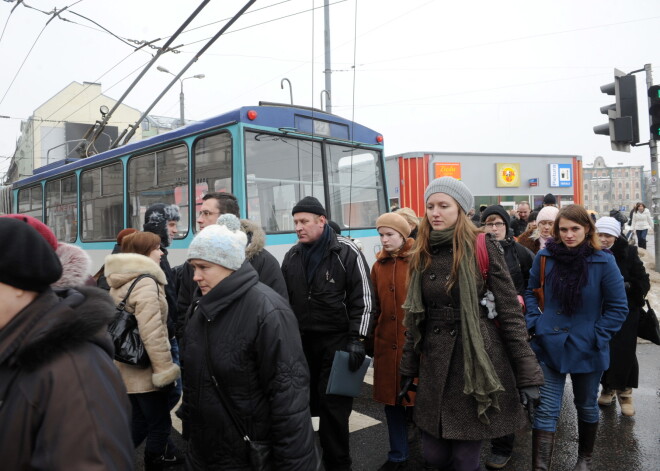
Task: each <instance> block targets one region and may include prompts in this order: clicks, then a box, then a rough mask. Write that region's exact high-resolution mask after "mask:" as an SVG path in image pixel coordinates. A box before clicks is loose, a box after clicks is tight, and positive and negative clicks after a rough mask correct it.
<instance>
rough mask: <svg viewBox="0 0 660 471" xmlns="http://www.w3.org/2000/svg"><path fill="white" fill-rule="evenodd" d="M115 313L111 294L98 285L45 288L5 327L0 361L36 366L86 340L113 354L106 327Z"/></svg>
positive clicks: (29, 366)
mask: <svg viewBox="0 0 660 471" xmlns="http://www.w3.org/2000/svg"><path fill="white" fill-rule="evenodd" d="M114 315H115V306H114V303H113V301H112V298H110V296H108V294H107V293H106V292H105V291H103V290H101V289H99V288H93V287H88V286H78V287H76V288H75V289H72V288H70V289H67V290H61V291H52V290H50V289H49V290H46V291H44V292H43V293H41V294H40V295H39V296H38V297H37V298H36V299H35V300H34V301H33V302H32V303H31V304H30V305H29V306H27V307H26V308H25V309H24V310H23V311H22V312H21V313H19V314H18V316H16V317H15V318H14V319H13V320H12V321H11V322H10V323H9V324H8V325H7V326H6V327H5V328H4V329H3V331H2V333H1V335H0V352H1V353H0V363H3V362H5V361H6V360H7V359H10V360H9V361H10V363H16V364H19V365H21V366H22V367H24V368H26V369H28V370H33V369H36V368H37V367H39V366H41V365H42V364H44V363H46V362H48V361H51V360H52V359H53V358H54V357H56V356H57V355H59V354H61V353H62V352H65V351H69V350H72V349H75V348H76V347H77V346H79V345H82V344H84V343H85V342H92V343H95V344H97V345H99V346H100V347H101V348H103V349H104V350H105V351H106V352H107V353H108V356H110V357H112V344H111V342H110V337H109V336H108V334H107V328H108V324H109V323H110V322H111V321H112V319H113V318H114ZM12 357H13V358H12Z"/></svg>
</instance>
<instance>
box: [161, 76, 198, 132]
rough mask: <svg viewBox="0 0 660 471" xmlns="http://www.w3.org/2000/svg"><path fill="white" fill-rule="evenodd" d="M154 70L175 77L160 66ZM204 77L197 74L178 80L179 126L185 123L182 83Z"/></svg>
mask: <svg viewBox="0 0 660 471" xmlns="http://www.w3.org/2000/svg"><path fill="white" fill-rule="evenodd" d="M156 69H157V70H158V71H159V72H165V73H166V74H170V75H174V76H175V77H176V75H175V74H173V73H172V72H170V71H169V70H167V69H166V68H165V67H162V66H160V65H159V66H158V67H156ZM204 77H205V75H204V74H197V75H191V76H190V77H185V78H182V79H179V83H180V84H181V93H179V121H180V125H181V126H184V125H185V124H186V121H185V118H184V112H183V103H184V96H183V81H184V80H188V79H191V78H196V79H203V78H204Z"/></svg>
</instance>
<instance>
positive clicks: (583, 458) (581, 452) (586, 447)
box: [573, 420, 598, 471]
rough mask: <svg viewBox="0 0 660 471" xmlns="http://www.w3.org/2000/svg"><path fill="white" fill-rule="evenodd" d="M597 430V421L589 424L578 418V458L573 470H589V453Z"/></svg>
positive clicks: (591, 451) (591, 450) (590, 453)
mask: <svg viewBox="0 0 660 471" xmlns="http://www.w3.org/2000/svg"><path fill="white" fill-rule="evenodd" d="M597 432H598V422H596V423H593V424H590V423H589V422H583V421H582V420H578V460H577V463H576V464H575V468H573V471H590V470H591V455H592V454H593V451H594V443H596V433H597Z"/></svg>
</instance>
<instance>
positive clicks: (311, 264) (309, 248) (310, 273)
mask: <svg viewBox="0 0 660 471" xmlns="http://www.w3.org/2000/svg"><path fill="white" fill-rule="evenodd" d="M333 235H334V231H333V230H332V228H331V227H330V226H329V225H328V224H326V225H325V227H324V228H323V233H322V234H321V237H319V238H318V239H317V240H316V241H314V242H312V243H311V244H300V247H301V251H302V259H303V267H305V274H306V275H307V282H308V283H311V282H312V280H313V279H314V274H315V273H316V270H317V269H318V267H319V265H321V260H323V255H324V254H325V250H326V248H327V247H328V245H330V242H331V241H332V237H333Z"/></svg>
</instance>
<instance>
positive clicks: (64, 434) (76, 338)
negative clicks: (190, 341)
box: [0, 287, 135, 471]
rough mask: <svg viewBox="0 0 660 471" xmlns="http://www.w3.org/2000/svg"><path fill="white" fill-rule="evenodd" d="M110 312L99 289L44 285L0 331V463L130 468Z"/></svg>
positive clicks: (129, 446)
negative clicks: (41, 291) (44, 288)
mask: <svg viewBox="0 0 660 471" xmlns="http://www.w3.org/2000/svg"><path fill="white" fill-rule="evenodd" d="M114 313H115V310H114V304H113V302H112V299H111V298H110V296H109V295H108V294H107V293H105V292H104V291H102V290H100V289H98V288H89V287H78V288H76V289H68V290H63V291H58V292H57V294H56V293H55V292H53V291H51V290H50V289H49V290H47V291H45V292H43V293H42V294H40V295H39V296H38V297H37V298H36V299H35V300H34V301H33V302H32V303H31V304H30V305H28V306H27V307H26V308H25V309H23V310H22V311H21V312H20V313H18V315H17V316H16V317H14V318H13V319H12V320H11V321H10V322H9V324H7V325H6V326H5V327H3V328H2V329H1V330H0V424H2V426H1V427H0V463H1V464H0V468H2V469H6V470H10V469H11V470H19V469H48V470H71V469H90V470H91V469H98V470H100V469H103V470H108V471H112V470H117V471H125V470H132V469H133V468H134V461H135V451H134V448H133V441H132V439H131V429H130V420H131V415H130V414H131V413H130V409H131V406H130V403H129V401H128V395H127V394H126V388H125V387H124V383H123V381H122V380H121V377H120V376H119V371H117V368H116V367H115V365H114V364H113V362H112V356H113V349H112V343H111V342H110V337H109V336H108V333H107V325H108V324H109V323H110V321H111V320H112V318H113V316H114Z"/></svg>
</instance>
